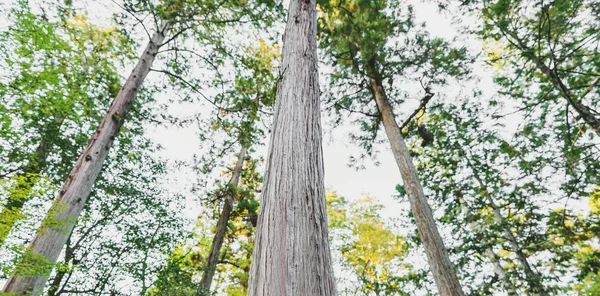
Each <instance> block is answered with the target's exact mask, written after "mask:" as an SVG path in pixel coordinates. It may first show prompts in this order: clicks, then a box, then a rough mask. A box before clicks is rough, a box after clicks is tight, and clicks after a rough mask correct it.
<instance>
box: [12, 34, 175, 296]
mask: <svg viewBox="0 0 600 296" xmlns="http://www.w3.org/2000/svg"><path fill="white" fill-rule="evenodd" d="M168 28H169V25H168V24H167V23H165V24H163V25H161V27H160V28H158V30H157V31H156V32H155V33H154V34H153V36H152V38H151V39H150V40H149V42H148V45H147V46H146V49H145V50H144V52H143V53H142V55H141V57H140V60H139V61H138V63H137V65H136V66H135V68H134V69H133V71H132V72H131V74H130V75H129V78H127V80H126V81H125V84H124V85H123V87H122V88H121V90H120V91H119V93H118V94H117V97H116V98H115V99H114V101H113V102H112V104H111V106H110V108H109V110H108V112H107V113H106V115H105V116H104V118H103V119H102V121H101V122H100V125H99V126H98V129H97V130H96V132H95V133H94V134H93V135H92V137H91V138H90V141H89V142H88V145H87V147H86V148H85V150H84V151H83V153H82V154H81V155H80V157H79V159H78V160H77V162H76V163H75V167H74V168H73V170H72V171H71V173H70V174H69V176H67V179H66V180H65V183H64V185H63V186H62V188H61V190H60V192H59V193H58V196H57V198H56V200H55V201H54V203H53V205H52V208H51V209H50V211H49V212H48V214H47V216H46V218H45V219H44V221H43V222H42V226H41V227H40V229H39V230H38V232H37V234H36V236H35V237H34V239H33V241H32V242H31V244H30V246H29V248H28V249H27V250H26V252H25V255H24V257H23V258H22V259H21V262H20V263H19V265H18V266H17V267H16V270H15V272H14V273H13V276H11V278H9V280H8V281H7V282H6V285H5V286H4V290H3V291H4V292H7V293H17V294H39V293H41V292H42V291H43V288H44V284H45V283H46V280H47V278H48V276H49V274H50V272H51V271H52V268H53V266H54V263H55V262H56V260H57V259H58V256H59V255H60V252H61V251H62V249H63V247H64V245H65V243H66V242H67V239H68V237H69V235H70V233H71V232H72V230H73V227H74V226H75V223H76V220H77V218H78V217H79V214H80V213H81V211H82V210H83V207H84V205H85V203H86V201H87V198H88V196H89V194H90V192H91V190H92V187H93V185H94V181H95V180H96V178H97V177H98V174H99V173H100V169H101V168H102V165H103V163H104V161H105V159H106V157H107V155H108V151H109V150H110V148H111V146H112V144H113V142H114V140H115V137H116V135H117V133H118V132H119V129H120V128H121V126H122V125H123V122H124V119H125V118H126V117H127V115H128V113H129V110H130V108H131V105H132V103H133V100H134V99H135V96H136V95H137V93H138V91H139V89H140V87H141V86H142V83H143V81H144V79H145V78H146V76H147V75H148V73H149V72H150V68H151V66H152V63H153V62H154V58H155V57H156V55H157V53H158V50H159V48H160V46H161V45H163V41H164V39H165V33H166V32H167V30H168ZM36 265H37V266H36Z"/></svg>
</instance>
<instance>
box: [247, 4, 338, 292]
mask: <svg viewBox="0 0 600 296" xmlns="http://www.w3.org/2000/svg"><path fill="white" fill-rule="evenodd" d="M316 30H317V28H316V1H315V0H292V1H290V4H289V10H288V19H287V25H286V29H285V35H284V45H283V51H282V67H281V69H282V70H281V71H282V73H281V80H280V81H279V83H278V89H277V99H276V103H275V116H274V121H273V129H272V135H271V143H270V146H269V155H268V158H267V168H266V173H265V183H264V190H263V194H262V198H261V209H260V213H259V217H258V225H257V229H256V239H255V246H254V252H253V257H252V266H251V268H250V287H249V291H248V295H249V296H286V295H287V296H296V295H303V296H331V295H336V291H335V285H334V280H333V270H332V267H331V258H330V251H329V241H328V231H327V214H326V211H325V188H324V181H323V177H324V171H323V152H322V138H321V137H322V135H321V118H320V106H319V86H318V72H317V42H316V33H317V31H316Z"/></svg>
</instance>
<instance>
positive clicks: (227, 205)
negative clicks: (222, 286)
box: [200, 147, 247, 295]
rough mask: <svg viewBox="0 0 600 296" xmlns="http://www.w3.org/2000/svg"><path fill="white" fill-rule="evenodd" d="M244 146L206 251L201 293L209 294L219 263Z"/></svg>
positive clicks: (244, 155)
mask: <svg viewBox="0 0 600 296" xmlns="http://www.w3.org/2000/svg"><path fill="white" fill-rule="evenodd" d="M246 150H247V149H246V148H245V147H243V148H242V150H241V151H240V155H239V157H238V160H237V163H236V164H235V167H234V169H233V174H232V176H231V180H230V181H229V183H228V188H227V192H226V193H225V196H224V201H223V209H222V210H221V216H219V220H218V221H217V228H216V230H215V237H214V238H213V241H212V245H211V247H210V252H209V253H208V260H207V261H206V267H205V269H204V272H203V273H202V279H201V280H200V286H201V287H202V291H203V293H204V292H206V295H210V293H208V292H210V286H211V284H212V279H213V277H214V275H215V269H216V268H217V264H218V263H219V254H220V253H221V247H223V240H224V239H225V234H226V233H227V224H228V222H229V216H230V215H231V210H233V205H234V197H235V196H234V191H235V190H236V189H237V186H238V183H239V180H240V175H241V174H242V166H243V164H244V158H245V157H246Z"/></svg>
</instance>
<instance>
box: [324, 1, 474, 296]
mask: <svg viewBox="0 0 600 296" xmlns="http://www.w3.org/2000/svg"><path fill="white" fill-rule="evenodd" d="M323 10H324V12H325V13H324V14H325V16H324V17H323V18H322V23H321V28H322V30H321V37H322V38H323V39H322V41H323V42H322V44H324V47H326V52H327V54H328V56H329V57H331V59H332V60H333V64H334V66H336V65H337V66H336V70H338V71H337V73H335V74H334V76H333V78H332V81H333V82H334V84H335V83H337V84H336V85H334V87H335V88H337V89H342V91H346V90H349V89H350V91H348V92H347V93H348V94H347V95H343V96H341V97H342V98H341V99H339V100H337V101H335V102H334V107H335V108H336V109H337V110H338V111H339V110H343V111H348V112H350V113H356V114H360V115H361V116H366V117H367V118H370V119H369V120H370V122H369V123H366V122H364V121H362V122H361V127H362V128H363V130H365V129H366V130H368V131H367V132H369V133H370V135H369V136H368V137H366V141H367V142H368V143H366V144H365V147H367V148H368V149H372V145H373V142H375V138H376V136H377V131H378V129H379V128H380V125H381V124H383V127H384V129H385V132H386V135H387V139H388V142H389V145H390V147H391V150H392V153H393V155H394V159H395V160H396V164H397V166H398V169H399V170H400V174H401V176H402V179H403V181H404V188H405V190H406V192H407V195H408V200H409V202H410V206H411V209H412V214H413V216H414V220H415V222H416V225H417V229H418V233H419V238H420V239H421V242H422V243H423V247H424V249H425V254H426V255H427V259H428V262H429V267H430V269H431V272H432V274H433V278H434V280H435V283H436V285H437V288H438V291H439V293H440V294H441V295H444V296H446V295H448V296H450V295H452V296H454V295H463V291H462V287H461V284H460V282H459V280H458V277H457V275H456V271H455V268H454V265H453V264H452V262H451V261H450V258H449V256H448V252H447V250H446V247H445V246H444V242H443V240H442V237H441V235H440V233H439V231H438V229H437V226H436V222H435V219H434V218H433V214H432V211H431V208H430V206H429V203H428V201H427V197H426V196H425V193H424V191H423V186H422V185H421V180H420V179H419V177H418V175H417V171H416V170H415V166H414V164H413V161H412V158H411V155H410V152H409V150H408V148H407V145H406V143H405V141H404V137H403V135H402V132H401V126H400V125H399V124H398V122H397V121H396V114H394V112H395V111H394V108H393V105H392V104H393V103H396V102H398V101H401V99H400V98H390V97H389V96H388V92H390V90H391V91H394V90H395V89H394V88H393V86H394V83H393V80H394V79H395V78H399V79H406V77H409V76H408V74H406V73H413V72H417V73H418V74H420V75H421V77H419V79H420V82H421V84H422V85H424V89H425V92H426V94H425V96H424V98H423V99H422V100H421V105H420V106H419V110H421V109H424V108H425V105H426V104H427V102H428V101H429V100H430V99H431V98H432V97H433V93H432V92H431V91H430V89H431V87H430V86H432V85H436V84H438V85H443V84H444V83H445V81H444V80H443V79H444V78H443V77H445V76H447V75H448V74H450V75H453V76H454V75H456V74H460V70H458V71H457V68H459V69H460V66H459V67H457V66H456V65H457V64H458V65H460V64H461V62H460V58H461V56H462V55H463V54H462V53H461V51H457V50H455V49H452V48H450V47H449V46H448V45H447V44H446V43H444V42H443V41H442V40H439V39H437V40H436V39H433V40H429V38H428V36H427V34H426V33H424V32H421V31H418V30H416V32H410V33H409V30H410V29H411V28H412V27H413V26H414V22H413V19H412V9H411V8H410V7H408V9H406V11H408V13H407V15H405V14H404V13H403V11H402V10H404V9H400V4H399V3H396V2H392V1H386V0H379V1H347V0H339V1H331V2H328V3H326V4H324V5H323ZM387 11H392V12H391V13H388V12H387ZM411 34H415V35H416V37H415V38H414V40H412V38H411V37H410V36H411ZM399 36H401V38H405V39H404V42H402V43H401V42H397V41H396V42H395V41H394V38H397V37H399ZM457 61H458V62H457ZM411 67H414V68H411ZM421 69H423V70H421ZM420 71H422V74H421V73H420ZM398 74H401V75H398ZM402 76H404V77H402ZM423 81H425V83H423ZM385 82H389V84H388V83H385ZM384 83H385V85H384ZM340 84H341V85H340ZM344 84H345V85H344ZM346 85H348V86H346ZM387 85H390V87H389V88H388V89H386V87H387ZM397 92H398V91H397V90H396V96H398V94H397ZM373 103H375V104H373ZM373 105H374V106H373ZM419 110H417V112H418V111H419ZM417 112H415V113H413V115H412V116H410V117H409V119H408V120H407V121H406V122H410V120H411V119H412V118H413V117H414V115H415V114H416V113H417ZM365 121H366V120H365ZM403 126H405V124H403ZM419 133H420V134H421V135H422V137H423V145H427V144H428V143H429V142H431V140H432V139H429V137H428V134H429V133H428V132H427V131H426V130H425V129H424V127H423V126H420V127H419ZM361 140H362V139H361ZM369 153H370V152H369Z"/></svg>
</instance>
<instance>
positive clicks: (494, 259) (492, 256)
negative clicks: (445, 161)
mask: <svg viewBox="0 0 600 296" xmlns="http://www.w3.org/2000/svg"><path fill="white" fill-rule="evenodd" d="M458 199H459V201H460V204H461V206H462V212H463V214H464V215H465V217H469V216H470V215H469V211H470V207H469V205H468V204H467V203H466V202H465V200H464V199H462V194H460V196H458ZM469 224H470V226H471V228H473V229H474V230H476V231H481V229H482V228H483V227H482V225H481V224H480V223H475V222H470V223H469ZM485 256H486V257H488V259H489V260H490V262H491V263H492V265H493V266H494V273H495V274H496V276H497V277H498V279H499V280H500V281H501V282H502V286H504V289H505V290H506V292H507V293H508V295H509V296H516V295H518V294H517V290H516V288H515V286H514V285H513V283H512V282H511V281H510V279H509V278H508V276H507V275H506V270H505V269H504V267H503V266H502V264H501V263H500V258H498V256H497V255H496V253H495V252H494V250H493V249H492V247H486V248H485Z"/></svg>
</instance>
